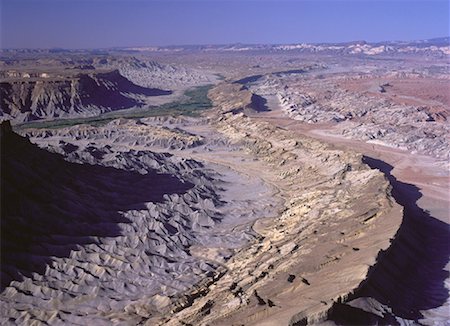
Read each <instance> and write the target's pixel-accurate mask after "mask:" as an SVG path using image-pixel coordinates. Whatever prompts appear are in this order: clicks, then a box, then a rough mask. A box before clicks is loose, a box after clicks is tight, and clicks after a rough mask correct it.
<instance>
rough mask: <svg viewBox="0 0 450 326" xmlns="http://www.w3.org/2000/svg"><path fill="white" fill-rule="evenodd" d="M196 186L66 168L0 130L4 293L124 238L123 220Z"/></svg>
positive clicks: (124, 173) (67, 165)
mask: <svg viewBox="0 0 450 326" xmlns="http://www.w3.org/2000/svg"><path fill="white" fill-rule="evenodd" d="M191 187H192V184H189V183H183V182H181V181H180V180H179V179H177V178H175V177H173V176H171V175H169V174H157V173H156V172H150V173H148V174H145V175H142V174H139V173H135V172H129V171H124V170H119V169H115V168H109V167H102V166H98V165H81V164H74V163H69V162H66V161H65V160H64V159H63V158H62V157H61V156H60V155H57V154H52V153H49V152H47V151H45V150H42V149H39V148H37V147H36V146H34V145H32V144H31V143H30V142H29V141H28V140H27V139H25V138H23V137H20V136H18V135H17V134H15V133H13V132H12V131H11V127H10V125H9V122H6V123H3V124H2V125H1V289H2V290H3V289H4V287H5V286H7V285H8V284H9V283H10V282H11V281H12V280H20V279H21V278H22V276H23V275H24V276H30V275H31V274H32V273H33V272H36V273H39V274H42V273H43V272H44V271H45V268H46V265H47V264H48V263H50V262H51V260H52V257H67V256H68V255H70V252H71V250H74V249H77V247H78V246H79V245H84V244H92V243H98V240H97V239H98V238H97V237H116V236H120V235H121V229H120V227H119V223H127V222H128V220H127V219H126V218H124V217H123V215H122V214H121V212H122V211H126V210H130V209H141V208H144V207H145V205H144V204H145V203H146V202H161V201H162V200H163V196H164V195H165V194H173V193H184V192H185V191H187V190H188V189H190V188H191Z"/></svg>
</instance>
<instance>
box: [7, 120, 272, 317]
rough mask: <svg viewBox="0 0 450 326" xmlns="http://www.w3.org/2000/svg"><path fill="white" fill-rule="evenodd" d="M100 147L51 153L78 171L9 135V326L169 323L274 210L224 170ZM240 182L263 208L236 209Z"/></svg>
mask: <svg viewBox="0 0 450 326" xmlns="http://www.w3.org/2000/svg"><path fill="white" fill-rule="evenodd" d="M130 135H131V136H132V135H133V134H132V132H130ZM105 139H106V141H105V142H104V143H102V142H98V143H92V142H88V143H83V142H79V143H69V142H60V143H58V145H59V147H58V148H59V149H58V148H57V147H56V146H55V147H53V148H52V149H53V150H54V151H60V152H62V153H65V154H66V155H67V159H68V160H70V161H72V162H73V163H72V162H67V161H65V160H63V158H62V157H61V156H60V155H58V154H52V153H49V152H47V151H45V150H43V149H38V148H36V146H35V145H32V144H30V143H29V142H28V141H27V140H26V139H24V138H22V137H20V136H18V135H16V134H14V133H12V132H11V130H10V128H9V127H8V125H7V124H6V123H5V124H3V125H2V204H3V205H2V229H1V230H2V248H3V249H4V250H2V265H1V266H2V281H3V291H2V294H1V309H2V324H8V323H9V324H17V323H19V324H20V323H26V324H28V323H32V322H35V323H38V324H39V323H40V322H46V323H50V324H68V323H69V324H77V323H83V324H84V323H92V324H96V325H102V324H104V325H109V324H111V323H121V322H124V323H125V324H130V325H134V324H136V323H138V322H140V321H141V320H143V319H146V318H149V317H151V316H153V315H154V314H159V313H161V312H164V311H166V309H167V307H168V305H169V303H170V302H171V301H172V300H173V298H174V295H176V294H178V293H180V292H182V291H186V290H188V289H189V288H191V287H192V285H194V284H196V283H198V282H200V281H201V280H214V279H215V278H217V275H218V274H220V273H223V267H222V263H223V261H225V260H226V259H228V258H229V257H230V255H232V253H233V251H234V250H235V248H236V246H238V247H239V246H240V245H243V244H245V243H246V242H247V241H248V240H249V239H252V238H254V237H255V234H254V232H253V231H252V230H251V229H250V228H249V226H246V224H248V221H249V220H250V221H251V219H252V218H253V219H254V218H255V216H262V215H264V214H265V213H266V212H270V211H271V209H272V208H271V207H272V206H273V205H274V203H272V202H273V200H272V199H271V197H272V191H271V190H270V188H268V187H266V186H264V185H258V184H257V183H258V180H255V179H249V178H248V177H245V176H238V175H236V172H234V171H232V170H230V169H228V168H224V167H222V168H220V167H218V168H217V171H215V170H213V168H214V166H212V165H210V166H205V165H204V164H202V163H200V162H198V161H195V160H192V159H183V158H177V157H174V156H172V155H170V154H167V153H155V152H150V151H148V150H146V151H143V150H135V149H129V148H128V149H126V150H125V151H122V150H121V149H118V148H119V147H120V146H118V147H117V148H116V147H115V146H116V145H115V143H114V142H113V141H111V142H110V143H109V144H107V138H105ZM125 147H126V146H122V148H125ZM80 163H83V164H80ZM243 178H244V180H242V179H243ZM239 179H240V180H241V186H242V187H244V192H248V193H250V192H249V189H248V190H247V191H245V187H249V188H253V189H260V190H261V191H259V192H258V194H257V196H258V198H256V197H255V196H252V195H250V196H248V195H247V196H242V197H241V198H237V197H236V196H235V195H234V190H235V189H234V188H233V187H235V184H236V180H239ZM258 187H259V188H258ZM237 195H238V196H239V195H240V194H239V193H238V194H237ZM246 209H251V210H253V211H254V214H255V216H254V217H252V216H250V215H249V214H248V213H247V211H246ZM242 217H245V218H244V219H243V218H242ZM225 222H226V223H225ZM236 224H238V225H240V226H239V228H238V229H236V230H235V232H230V229H235V228H236ZM221 225H222V226H221Z"/></svg>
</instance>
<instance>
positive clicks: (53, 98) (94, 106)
mask: <svg viewBox="0 0 450 326" xmlns="http://www.w3.org/2000/svg"><path fill="white" fill-rule="evenodd" d="M169 94H171V91H166V90H161V89H156V88H145V87H141V86H138V85H135V84H133V83H132V82H130V81H129V80H128V79H126V78H125V77H123V76H122V75H120V73H119V71H117V70H114V71H111V72H104V73H89V74H78V75H75V76H73V77H66V78H58V77H56V76H53V77H48V78H32V79H30V80H28V79H24V78H21V79H19V80H15V81H14V80H13V81H4V82H1V83H0V108H1V113H2V115H3V119H6V118H9V119H13V120H14V121H15V122H25V121H31V120H37V119H52V118H67V117H77V116H94V115H98V114H100V113H104V112H109V111H115V110H120V109H127V108H131V107H138V106H142V105H144V104H145V97H146V96H158V95H169Z"/></svg>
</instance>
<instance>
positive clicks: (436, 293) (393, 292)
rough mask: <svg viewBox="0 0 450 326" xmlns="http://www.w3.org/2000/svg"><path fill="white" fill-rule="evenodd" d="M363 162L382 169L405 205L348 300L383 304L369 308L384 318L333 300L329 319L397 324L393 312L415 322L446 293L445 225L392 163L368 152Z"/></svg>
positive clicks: (449, 251)
mask: <svg viewBox="0 0 450 326" xmlns="http://www.w3.org/2000/svg"><path fill="white" fill-rule="evenodd" d="M363 162H364V163H366V164H367V165H369V166H370V167H371V168H372V169H378V170H380V171H382V172H383V173H384V174H385V176H386V177H387V179H388V180H389V182H390V183H391V185H392V196H393V197H394V198H395V200H396V201H397V202H398V203H399V204H400V205H402V206H403V207H404V213H403V221H402V224H401V226H400V228H399V230H398V232H397V235H396V237H395V240H394V241H393V243H392V245H391V247H390V248H389V249H388V250H386V251H385V252H381V253H380V254H379V255H378V257H377V261H378V263H377V264H376V265H375V266H374V267H372V268H371V269H370V271H369V277H368V279H367V280H366V281H365V282H364V283H363V284H362V285H361V287H360V288H359V289H358V290H357V291H356V292H355V293H354V294H352V295H350V296H349V297H348V299H347V300H346V302H347V303H348V302H351V301H352V300H355V299H358V298H359V299H358V300H361V299H363V298H373V299H376V300H377V301H378V302H379V303H381V304H382V305H384V306H385V307H384V308H381V310H383V311H381V310H380V308H378V310H377V311H373V312H376V313H377V314H380V313H382V314H383V317H380V316H378V315H377V314H375V313H371V312H366V311H363V310H362V309H357V308H354V307H351V306H350V305H348V304H346V303H337V304H335V305H334V306H333V309H332V312H331V313H330V316H329V319H331V320H333V321H335V322H336V323H337V324H341V325H361V324H366V325H369V324H389V325H392V324H398V321H397V320H396V318H395V317H400V318H402V319H408V320H414V321H416V322H418V320H419V319H421V318H422V317H423V315H422V313H421V312H420V311H421V310H428V309H433V308H437V307H440V306H442V305H443V304H444V303H445V302H446V300H447V299H448V297H449V294H448V289H446V287H445V280H446V279H447V278H448V277H449V272H448V271H446V270H444V268H445V266H446V265H447V263H448V261H449V256H450V249H449V239H450V237H449V235H450V232H449V231H450V230H449V225H448V224H446V223H444V222H442V221H440V220H438V219H436V218H434V217H432V216H431V215H430V214H429V212H428V211H425V210H423V209H422V208H420V207H419V206H418V205H417V201H418V199H419V198H420V197H421V196H422V194H421V193H420V190H419V188H418V187H416V186H415V185H412V184H407V183H403V182H401V181H399V180H397V179H396V178H395V177H394V176H393V175H392V174H391V171H392V169H393V167H392V166H391V165H389V164H387V163H385V162H383V161H381V160H378V159H375V158H371V157H368V156H364V157H363ZM363 300H364V299H363ZM386 307H389V308H390V310H391V311H389V309H386ZM374 309H376V308H374Z"/></svg>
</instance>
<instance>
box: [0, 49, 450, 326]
mask: <svg viewBox="0 0 450 326" xmlns="http://www.w3.org/2000/svg"><path fill="white" fill-rule="evenodd" d="M433 42H434V43H433ZM439 42H441V43H439ZM447 48H448V46H447V45H446V43H445V42H442V40H430V41H429V42H424V43H420V44H419V43H412V44H395V43H389V44H359V43H355V44H341V45H339V44H338V45H336V44H328V45H326V44H321V45H301V46H300V45H282V46H281V45H278V46H269V45H267V46H262V45H261V46H244V45H239V46H205V47H195V46H193V47H176V48H171V47H167V48H133V49H120V50H118V49H111V50H110V51H109V52H108V53H100V54H99V53H91V52H89V51H87V52H86V51H84V52H83V51H78V52H77V51H75V50H74V51H61V52H57V53H48V52H45V51H38V50H36V51H34V52H33V51H31V52H26V51H19V50H18V52H17V53H14V59H13V58H12V56H11V53H9V52H8V51H3V52H2V54H1V60H0V62H1V66H2V75H1V82H0V91H1V101H0V104H1V120H4V121H3V122H2V124H1V160H2V161H1V196H2V198H1V203H2V205H1V210H2V211H1V215H2V218H1V248H2V250H1V275H2V277H1V286H2V289H1V293H0V306H1V311H2V314H1V317H0V318H1V321H2V324H11V325H12V324H32V325H40V324H50V325H63V324H64V325H65V324H74V325H75V324H95V325H111V324H117V325H306V324H323V325H336V324H337V325H342V324H362V325H368V324H415V323H420V324H425V325H436V324H438V325H439V324H445V323H446V322H447V319H448V308H449V295H448V287H449V286H450V283H449V282H450V281H449V269H448V266H449V265H448V260H449V246H448V239H449V237H448V236H449V228H448V223H449V221H448V217H449V215H448V214H449V200H448V198H449V197H448V190H449V189H448V185H449V181H450V180H449V176H448V168H449V161H448V156H449V153H450V146H449V137H448V135H449V125H448V116H449V101H448V100H449V99H448V96H447V93H448V92H446V91H448V90H449V87H450V80H449V79H448V74H447V72H448V69H449V64H448V58H447V56H448V53H447V52H446V51H447V50H448V49H447ZM414 49H415V50H414ZM7 120H9V121H7Z"/></svg>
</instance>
